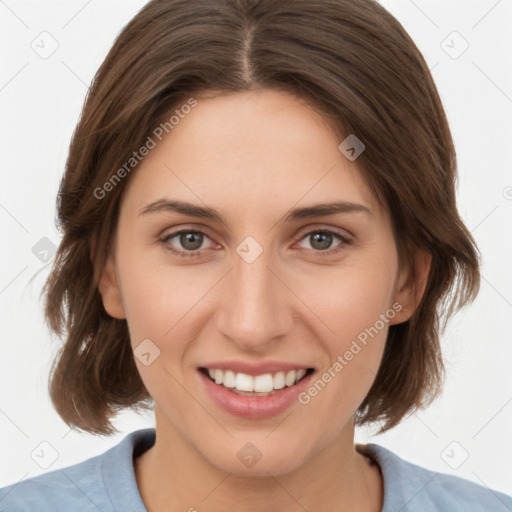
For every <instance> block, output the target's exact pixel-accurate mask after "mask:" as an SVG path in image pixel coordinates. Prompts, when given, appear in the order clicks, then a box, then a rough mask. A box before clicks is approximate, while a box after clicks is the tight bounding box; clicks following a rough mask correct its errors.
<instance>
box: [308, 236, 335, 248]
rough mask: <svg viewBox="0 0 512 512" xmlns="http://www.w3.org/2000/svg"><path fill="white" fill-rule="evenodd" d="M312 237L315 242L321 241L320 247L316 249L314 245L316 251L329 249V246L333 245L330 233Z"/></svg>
mask: <svg viewBox="0 0 512 512" xmlns="http://www.w3.org/2000/svg"><path fill="white" fill-rule="evenodd" d="M312 237H313V240H314V241H315V242H316V241H320V247H318V246H317V247H315V244H314V243H313V244H312V245H313V248H314V249H316V250H321V249H328V248H329V246H330V245H331V242H332V235H330V234H329V233H315V234H313V235H312Z"/></svg>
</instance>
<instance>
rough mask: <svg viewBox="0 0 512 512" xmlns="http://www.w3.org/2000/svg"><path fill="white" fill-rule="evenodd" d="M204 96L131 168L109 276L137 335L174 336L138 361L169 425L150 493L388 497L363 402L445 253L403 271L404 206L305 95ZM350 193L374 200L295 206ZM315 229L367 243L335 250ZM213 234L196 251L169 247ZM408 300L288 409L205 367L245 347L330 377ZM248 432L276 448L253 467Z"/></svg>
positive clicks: (286, 507) (106, 285) (253, 503)
mask: <svg viewBox="0 0 512 512" xmlns="http://www.w3.org/2000/svg"><path fill="white" fill-rule="evenodd" d="M197 99H198V105H197V106H196V107H195V108H193V109H192V111H191V112H190V113H189V114H188V115H187V116H186V117H185V118H184V119H182V120H180V122H179V124H178V125H176V126H175V127H174V129H173V130H172V132H170V133H169V134H168V135H167V136H166V137H165V138H164V139H163V140H162V142H159V143H158V145H157V146H156V147H155V148H154V149H152V150H151V151H150V153H149V154H148V156H146V157H145V158H144V160H143V161H142V162H141V164H140V165H139V167H138V168H137V170H136V172H135V173H134V175H133V176H131V177H130V183H129V184H128V186H127V189H126V190H125V191H124V195H123V198H122V202H121V210H120V217H119V222H118V226H117V231H116V236H115V239H114V241H113V244H112V252H111V255H110V258H109V259H108V262H107V264H106V266H105V269H104V272H103V275H102V278H101V282H100V292H101V294H102V297H103V302H104V306H105V309H106V311H107V312H108V313H109V314H110V315H111V316H113V317H115V318H126V319H127V323H128V327H129V331H130V336H131V343H132V346H133V348H134V349H135V348H136V347H137V346H138V345H139V344H140V343H141V341H142V340H144V339H147V338H149V339H151V340H152V342H153V343H154V344H155V345H156V346H158V348H159V350H160V356H159V357H157V358H156V359H155V360H154V361H153V362H152V363H151V364H150V365H149V366H145V365H144V364H142V363H141V362H140V361H139V360H138V359H137V358H136V359H135V360H136V363H137V367H138V370H139V372H140V375H141V378H142V380H143V382H144V384H145V386H146V388H147V389H148V391H149V393H150V394H151V396H152V397H153V398H154V400H155V420H156V432H157V436H156V443H155V445H154V446H153V447H152V448H151V449H149V450H148V451H146V452H145V453H144V454H143V455H141V456H140V457H138V458H137V459H136V460H135V474H136V479H137V484H138V487H139V490H140V494H141V496H142V499H143V501H144V503H145V504H146V507H147V508H148V510H151V511H164V510H165V511H186V510H195V509H196V510H198V511H201V512H203V511H212V512H213V511H218V510H228V509H233V510H237V511H242V512H249V511H251V512H252V511H263V510H264V511H266V512H268V511H286V512H288V511H290V512H291V511H299V510H301V511H302V510H304V509H307V510H308V511H310V512H313V511H320V510H347V511H348V510H350V511H364V512H369V511H372V512H377V511H380V510H381V508H382V501H383V484H382V477H381V474H380V471H379V468H378V467H376V466H372V465H370V464H369V463H368V461H367V460H366V459H365V458H364V457H363V456H362V455H361V454H359V453H358V452H357V451H356V450H355V447H354V413H355V411H356V410H357V408H358V406H359V405H360V404H361V402H362V401H363V399H364V397H365V395H366V394H367V392H368V390H369V389H370V387H371V385H372V383H373V381H374V379H375V375H376V373H377V371H378V368H379V365H380V362H381V359H382V354H383V350H384V346H385V340H386V335H387V330H388V325H391V324H395V323H400V322H404V321H406V320H407V319H408V318H409V317H410V315H411V314H412V313H413V311H414V309H415V306H416V304H417V303H418V301H419V298H420V297H421V293H423V290H422V287H421V283H422V282H425V277H426V275H427V273H428V269H429V265H430V260H429V258H428V257H426V256H425V255H421V254H420V253H418V255H417V257H416V261H417V265H416V267H417V268H416V273H415V274H414V275H415V276H416V278H417V280H416V281H414V280H413V279H412V278H410V275H412V274H411V273H410V272H409V271H408V270H407V269H403V268H400V266H399V261H398V254H397V248H396V243H395V240H394V237H393V232H392V225H391V220H390V215H389V212H387V211H386V210H385V209H383V208H382V207H381V206H380V205H379V203H378V202H377V200H376V198H375V197H374V196H373V195H372V193H371V191H370V189H369V188H368V186H367V185H366V183H365V182H364V181H363V179H362V177H361V175H360V170H359V169H358V165H357V160H355V161H353V162H351V161H349V160H348V159H347V158H345V156H344V155H343V154H341V153H340V151H339V150H338V145H339V143H340V142H341V140H343V138H344V137H342V138H340V136H339V134H337V132H336V130H335V129H334V127H333V126H331V125H330V124H329V123H328V122H327V121H326V120H325V118H323V117H322V116H321V115H320V114H319V113H317V112H316V111H315V110H314V109H312V108H311V107H310V106H308V105H307V104H306V103H305V102H304V101H303V100H301V99H298V98H296V97H294V96H292V95H288V94H285V93H283V92H278V91H273V90H265V89H264V90H258V91H251V92H243V93H236V94H223V95H209V96H208V97H206V96H203V97H197ZM163 198H168V199H171V198H172V199H179V200H182V201H188V202H191V203H194V204H197V205H200V206H208V207H210V208H214V209H215V210H217V211H218V212H220V213H221V214H222V216H223V218H224V220H225V222H224V223H221V222H217V221H213V220H210V219H202V218H197V217H191V216H188V215H184V214H182V213H176V212H172V211H160V212H154V213H150V214H142V215H141V210H143V209H144V208H145V207H146V206H147V205H148V204H150V203H152V202H154V201H157V200H159V199H163ZM332 201H347V202H351V203H358V204H361V205H364V206H366V207H367V208H368V209H369V210H370V213H364V212H350V213H338V214H334V215H324V216H317V217H315V218H311V219H310V218H306V219H301V220H295V221H285V220H284V217H285V215H286V214H287V213H288V212H289V210H290V209H292V208H295V207H298V206H301V207H302V206H309V205H313V204H317V203H325V202H332ZM180 229H189V230H190V231H194V229H195V230H197V229H200V230H201V231H203V232H205V233H206V235H207V236H205V237H204V238H202V244H201V245H199V244H200V243H201V242H200V241H199V242H198V243H197V244H196V246H193V244H190V243H189V244H188V245H187V240H186V239H185V241H184V243H183V239H182V240H181V243H180V237H179V236H173V237H169V235H171V234H173V233H175V232H177V231H179V230H180ZM315 229H316V230H330V231H334V232H335V233H340V234H341V235H343V236H345V237H347V238H348V239H349V241H350V242H349V243H345V242H341V241H340V240H339V239H338V238H336V237H335V236H334V237H333V238H332V242H331V244H330V245H329V244H328V243H327V244H325V245H324V246H322V244H321V243H319V242H318V241H315V238H314V237H313V236H312V235H311V232H313V231H314V230H315ZM166 236H167V239H166V240H164V238H165V237H166ZM199 236H200V235H199ZM247 236H252V237H253V238H254V239H255V240H256V241H257V242H258V244H259V245H260V246H261V247H262V248H263V252H262V253H261V255H260V256H259V257H258V258H257V259H256V260H255V261H254V262H252V263H247V262H246V261H245V260H244V259H243V258H241V257H240V256H239V254H238V253H237V252H236V248H237V247H238V246H239V244H240V243H241V242H242V241H243V240H244V239H245V238H246V237H247ZM197 246H199V247H200V248H199V249H198V250H196V251H195V252H196V255H195V256H193V257H180V256H177V255H175V254H172V253H171V252H169V251H168V250H166V247H167V248H168V247H172V248H174V249H176V250H180V251H182V252H185V253H186V252H187V249H188V251H189V253H190V252H193V251H191V249H189V248H190V247H197ZM340 248H341V250H340V251H339V252H334V251H336V249H340ZM322 251H323V252H324V253H326V252H330V254H329V255H322V254H321V253H322ZM198 254H199V255H198ZM414 286H416V292H415V293H413V288H414ZM394 303H399V304H400V306H401V311H400V312H397V313H396V315H395V317H394V318H393V319H392V320H390V321H389V324H388V325H386V326H385V328H383V329H382V330H381V331H380V332H379V334H378V335H377V336H375V337H374V338H373V339H371V342H369V343H368V344H367V345H366V346H365V347H364V348H363V349H362V350H361V351H360V352H359V353H358V354H357V356H354V358H353V359H352V360H351V361H350V362H349V364H347V365H346V366H345V367H344V368H343V371H341V372H339V373H338V374H337V375H336V377H335V378H334V379H332V381H331V382H330V383H329V384H328V385H327V386H325V388H324V389H322V391H321V392H320V393H318V395H317V396H316V397H314V399H312V400H311V401H310V403H308V404H307V405H302V404H300V403H294V404H293V405H292V406H291V407H290V408H289V409H288V410H286V411H285V412H284V413H283V414H279V415H277V416H275V417H272V418H267V419H258V420H252V419H244V418H240V417H238V416H235V415H232V414H230V413H228V412H226V411H224V410H223V409H221V408H219V407H218V406H217V405H216V404H215V403H214V402H213V401H212V399H211V398H210V396H209V395H208V393H207V392H206V389H205V386H204V383H203V382H202V381H201V379H200V377H199V375H198V371H197V368H198V367H200V366H203V365H204V364H205V363H206V362H208V361H214V360H216V361H219V360H228V359H231V360H232V359H236V360H243V361H250V362H261V361H268V360H277V361H289V362H293V363H298V364H305V365H307V366H308V367H313V368H315V369H316V370H317V377H318V376H319V375H321V374H322V373H323V372H324V371H326V370H327V369H328V368H329V367H331V366H332V365H333V362H334V361H336V359H337V357H338V356H339V355H343V354H344V353H345V351H346V350H348V349H349V347H350V344H351V342H352V341H353V340H354V339H356V337H357V335H358V334H359V333H360V332H361V331H363V330H364V329H365V328H366V327H370V326H373V325H374V324H375V322H376V321H377V320H378V319H379V315H381V314H383V313H385V312H386V311H387V310H389V309H390V308H392V305H393V304H394ZM290 412H291V414H290ZM248 441H250V442H251V443H253V444H254V445H255V446H256V447H257V448H258V450H259V451H260V452H261V454H262V458H261V460H260V461H259V462H258V463H257V464H255V465H254V466H252V467H250V468H248V467H245V466H244V465H243V464H241V462H240V460H239V459H238V457H237V452H238V451H239V450H240V448H241V447H242V446H244V445H245V444H246V443H247V442H248ZM255 477H257V478H255Z"/></svg>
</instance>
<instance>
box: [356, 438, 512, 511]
mask: <svg viewBox="0 0 512 512" xmlns="http://www.w3.org/2000/svg"><path fill="white" fill-rule="evenodd" d="M357 447H358V451H359V452H361V453H365V454H366V455H368V456H369V457H370V458H372V459H373V460H374V461H376V462H377V463H378V464H379V466H380V468H381V471H382V475H383V480H384V506H383V509H382V512H396V511H397V510H401V511H402V512H427V511H428V512H434V511H443V512H445V511H447V510H449V511H450V512H468V511H471V512H490V511H493V512H511V511H512V497H510V496H507V495H506V494H503V493H500V492H498V491H495V490H493V489H490V488H488V487H486V486H484V485H479V484H476V483H474V482H471V481H469V480H466V479H464V478H460V477H457V476H453V475H448V474H445V473H439V472H436V471H431V470H429V469H426V468H423V467H421V466H418V465H416V464H413V463H411V462H408V461H406V460H404V459H402V458H401V457H399V456H398V455H396V454H395V453H393V452H392V451H390V450H388V449H387V448H384V447H382V446H379V445H376V444H367V445H357Z"/></svg>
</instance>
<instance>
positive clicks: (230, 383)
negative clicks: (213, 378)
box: [215, 370, 236, 388]
mask: <svg viewBox="0 0 512 512" xmlns="http://www.w3.org/2000/svg"><path fill="white" fill-rule="evenodd" d="M217 372H222V370H215V373H217ZM222 384H223V385H224V386H226V387H227V388H234V387H236V380H235V374H234V373H233V372H232V371H231V370H227V371H225V372H224V379H223V381H222Z"/></svg>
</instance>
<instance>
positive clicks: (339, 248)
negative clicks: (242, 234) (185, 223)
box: [160, 229, 352, 258]
mask: <svg viewBox="0 0 512 512" xmlns="http://www.w3.org/2000/svg"><path fill="white" fill-rule="evenodd" d="M182 233H199V234H201V235H203V236H205V237H207V238H210V237H209V236H208V235H207V234H206V233H205V232H204V231H201V230H200V229H182V230H180V231H175V232H174V233H169V234H168V235H166V236H165V237H164V238H162V239H161V240H160V242H162V244H163V246H164V248H165V249H166V250H167V251H169V252H171V253H172V254H175V255H176V256H178V257H180V258H194V257H199V256H201V250H200V249H199V250H196V251H179V250H176V249H173V248H172V247H171V246H170V245H169V244H168V240H170V239H171V238H174V237H175V236H177V235H181V234H182ZM318 233H321V234H329V235H333V236H334V237H335V238H338V239H339V240H340V241H341V242H342V243H340V244H339V245H338V246H336V248H334V249H328V250H326V251H318V250H315V249H306V250H310V251H313V252H314V253H316V254H317V255H320V256H332V255H333V254H337V253H339V252H341V251H343V250H345V246H347V245H350V244H351V242H352V241H351V240H350V239H349V238H347V237H345V236H343V235H341V234H340V233H337V232H336V231H331V230H329V229H315V230H313V231H309V232H307V233H306V234H305V235H304V236H303V237H302V238H300V241H302V240H304V239H305V238H307V237H308V236H311V235H314V234H318Z"/></svg>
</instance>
